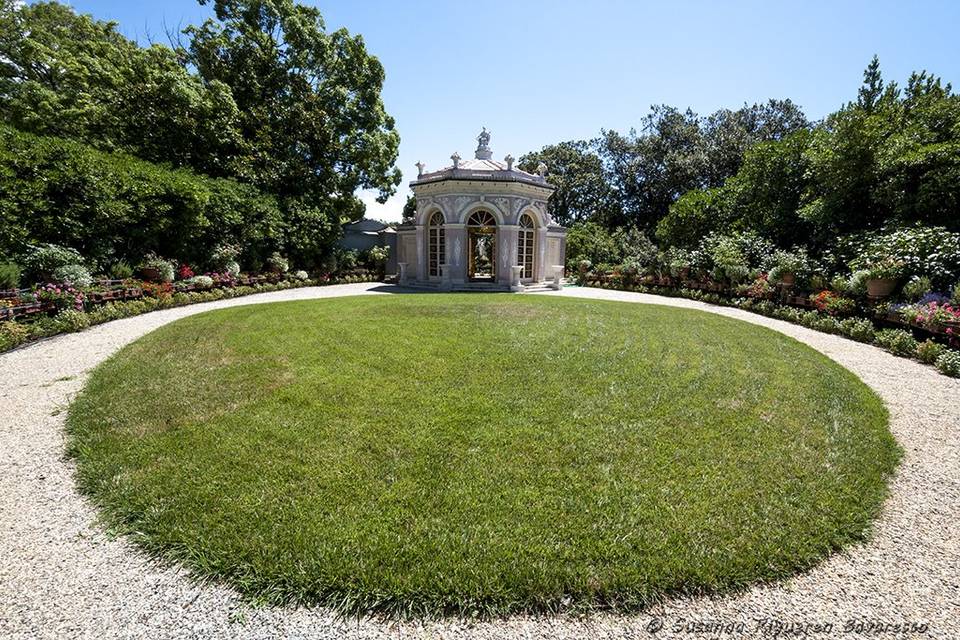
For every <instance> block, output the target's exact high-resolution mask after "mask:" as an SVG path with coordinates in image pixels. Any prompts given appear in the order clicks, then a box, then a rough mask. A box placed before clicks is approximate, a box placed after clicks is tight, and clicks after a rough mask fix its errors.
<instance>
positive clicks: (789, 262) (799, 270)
mask: <svg viewBox="0 0 960 640" xmlns="http://www.w3.org/2000/svg"><path fill="white" fill-rule="evenodd" d="M810 266H811V265H810V257H809V256H808V255H807V251H806V249H804V248H799V249H795V250H793V251H786V250H784V249H777V250H775V251H774V252H773V253H772V254H770V257H769V258H768V259H767V260H765V261H764V264H763V268H764V269H766V270H767V272H768V275H769V276H770V279H771V280H773V281H774V282H779V281H780V280H782V279H783V276H784V275H787V274H792V275H794V276H796V277H797V278H803V277H805V276H806V275H807V274H808V273H809V271H810Z"/></svg>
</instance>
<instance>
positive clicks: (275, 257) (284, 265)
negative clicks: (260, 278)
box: [267, 251, 290, 273]
mask: <svg viewBox="0 0 960 640" xmlns="http://www.w3.org/2000/svg"><path fill="white" fill-rule="evenodd" d="M267 265H268V266H269V267H270V268H271V269H273V270H274V271H276V272H277V273H286V272H287V271H290V261H289V260H287V259H286V258H284V257H283V256H282V255H280V252H279V251H274V252H273V253H271V254H270V257H269V258H267Z"/></svg>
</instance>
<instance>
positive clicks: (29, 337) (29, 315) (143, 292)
mask: <svg viewBox="0 0 960 640" xmlns="http://www.w3.org/2000/svg"><path fill="white" fill-rule="evenodd" d="M199 277H206V276H199ZM210 280H211V285H210V286H209V287H206V288H202V289H201V288H198V287H196V286H194V288H193V289H191V290H184V289H179V288H178V287H175V286H174V285H172V284H170V283H148V282H140V281H134V280H126V281H102V282H101V283H98V284H97V285H96V286H95V287H93V288H90V289H88V290H87V291H79V290H76V289H73V288H72V287H62V286H57V285H44V286H42V287H38V288H37V289H36V290H26V291H18V292H17V297H16V298H13V300H16V301H17V302H18V304H14V305H6V306H4V305H0V352H3V351H7V350H10V349H13V348H15V347H18V346H20V345H22V344H24V343H27V342H31V341H34V340H38V339H41V338H48V337H50V336H54V335H57V334H60V333H70V332H73V331H80V330H82V329H85V328H87V327H89V326H91V325H95V324H101V323H103V322H108V321H110V320H116V319H119V318H128V317H130V316H135V315H140V314H142V313H148V312H150V311H156V310H158V309H168V308H171V307H181V306H184V305H188V304H194V303H199V302H212V301H215V300H225V299H229V298H238V297H241V296H246V295H251V294H254V293H266V292H269V291H281V290H284V289H294V288H299V287H310V286H325V285H333V284H347V283H354V282H376V281H377V278H375V277H373V276H370V275H348V276H344V277H330V276H324V277H321V278H318V279H312V280H311V279H309V278H299V277H289V278H283V277H282V276H280V275H271V276H257V277H251V278H247V281H248V282H250V283H251V284H240V283H239V282H237V281H236V280H234V279H232V278H220V279H216V278H212V277H211V278H210ZM7 300H10V299H7Z"/></svg>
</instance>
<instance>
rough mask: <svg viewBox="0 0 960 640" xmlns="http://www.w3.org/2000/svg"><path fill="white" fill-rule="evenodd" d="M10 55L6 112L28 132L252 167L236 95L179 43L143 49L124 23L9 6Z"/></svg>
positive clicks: (64, 10) (1, 46)
mask: <svg viewBox="0 0 960 640" xmlns="http://www.w3.org/2000/svg"><path fill="white" fill-rule="evenodd" d="M0 59H2V60H3V61H4V73H3V74H0V117H2V119H3V121H4V122H6V123H8V124H11V125H13V126H15V127H16V128H18V129H20V130H23V131H28V132H32V133H37V134H42V135H49V136H62V137H68V138H75V139H77V140H81V141H83V142H85V143H87V144H91V145H93V146H95V147H98V148H100V149H102V150H105V151H126V152H129V153H133V154H135V155H137V156H139V157H141V158H143V159H145V160H150V161H153V162H160V163H169V164H171V165H173V166H190V167H192V168H193V169H195V170H197V171H201V172H203V173H208V174H212V175H218V176H223V175H240V174H241V173H243V169H244V167H243V161H242V160H241V159H242V158H243V157H244V156H245V155H246V152H247V149H246V148H245V144H244V141H243V139H242V137H241V134H240V130H239V128H238V122H237V119H238V117H239V111H238V109H237V105H236V104H235V103H234V100H233V96H232V92H231V91H230V89H229V87H227V86H225V85H224V84H222V83H219V82H209V81H204V79H202V78H200V77H199V76H197V75H196V74H192V73H191V72H190V71H188V69H187V68H186V67H184V66H183V65H182V64H181V63H180V60H179V59H178V56H177V54H176V52H174V51H173V50H171V49H170V48H169V47H165V46H162V45H158V44H154V45H152V46H150V47H147V48H141V47H140V46H139V45H137V43H135V42H133V41H131V40H128V39H127V38H125V37H124V36H123V35H121V34H120V33H119V32H118V31H117V25H116V23H113V22H101V21H97V20H94V19H92V18H91V17H89V16H85V15H78V14H76V13H74V11H73V9H71V8H70V7H68V6H66V5H63V4H58V3H56V2H37V3H34V4H28V5H25V6H24V5H19V6H18V3H10V2H4V3H3V4H2V7H0ZM52 70H56V73H53V72H52Z"/></svg>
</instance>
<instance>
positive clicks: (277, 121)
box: [181, 0, 400, 226]
mask: <svg viewBox="0 0 960 640" xmlns="http://www.w3.org/2000/svg"><path fill="white" fill-rule="evenodd" d="M200 2H201V4H212V5H213V9H214V14H215V18H211V19H209V20H207V21H206V22H204V23H203V24H202V25H200V26H195V27H189V28H188V29H187V30H186V31H185V34H186V35H187V36H188V38H189V39H190V42H189V46H188V47H187V48H185V49H183V50H182V51H181V54H182V55H183V56H184V60H185V62H187V63H189V64H190V65H193V66H195V68H196V69H197V70H198V72H199V74H200V76H201V77H202V78H203V79H204V80H205V81H206V82H222V83H224V84H225V85H227V86H228V87H230V90H231V92H232V95H233V99H234V100H235V102H236V104H237V107H238V109H239V111H240V130H241V132H242V135H243V139H244V140H245V141H246V142H247V144H248V153H249V163H248V166H247V167H246V171H247V172H248V175H246V176H244V177H245V178H247V179H249V180H250V181H252V182H253V183H254V184H257V185H258V186H260V187H261V188H263V189H265V190H267V191H269V192H272V193H275V194H278V195H280V196H281V197H283V198H285V199H286V200H287V201H288V202H290V203H291V204H290V205H289V206H290V208H291V209H292V210H295V211H297V212H298V216H300V218H301V221H302V222H303V223H305V224H307V225H308V226H309V225H310V224H311V221H314V222H323V221H326V222H327V223H328V224H329V223H330V222H339V221H341V220H352V219H357V218H359V217H361V216H362V215H363V211H364V207H363V204H362V203H361V202H360V201H359V199H358V198H356V197H355V196H354V193H355V192H356V191H357V190H358V189H378V190H379V192H380V196H379V199H380V201H381V202H384V201H386V199H387V198H388V197H389V196H390V195H391V194H392V193H393V192H394V191H395V189H396V186H397V185H398V184H399V183H400V171H399V170H398V169H396V168H395V167H394V166H393V165H394V162H395V161H396V157H397V149H398V146H399V142H400V137H399V135H398V134H397V132H396V129H395V127H394V120H393V118H391V117H390V116H389V115H387V113H386V111H385V109H384V105H383V101H382V99H381V97H380V92H381V90H382V88H383V81H384V71H383V67H382V66H381V64H380V62H379V61H378V60H377V59H376V58H375V57H374V56H372V55H370V54H369V53H368V52H367V50H366V47H365V46H364V42H363V38H361V37H360V36H352V35H350V34H349V33H348V32H347V31H346V30H345V29H339V30H337V31H334V32H331V33H328V32H327V31H326V30H325V27H324V22H323V19H322V17H321V15H320V12H319V10H318V9H316V8H314V7H307V6H304V5H300V4H297V3H295V2H294V1H293V0H200Z"/></svg>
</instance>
